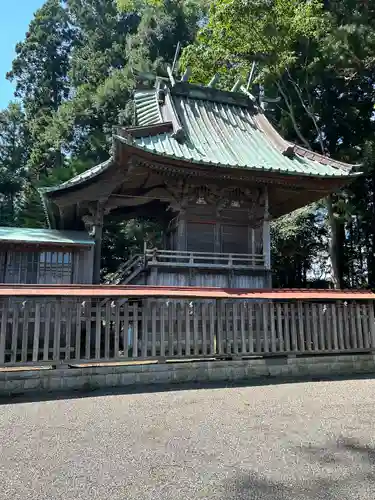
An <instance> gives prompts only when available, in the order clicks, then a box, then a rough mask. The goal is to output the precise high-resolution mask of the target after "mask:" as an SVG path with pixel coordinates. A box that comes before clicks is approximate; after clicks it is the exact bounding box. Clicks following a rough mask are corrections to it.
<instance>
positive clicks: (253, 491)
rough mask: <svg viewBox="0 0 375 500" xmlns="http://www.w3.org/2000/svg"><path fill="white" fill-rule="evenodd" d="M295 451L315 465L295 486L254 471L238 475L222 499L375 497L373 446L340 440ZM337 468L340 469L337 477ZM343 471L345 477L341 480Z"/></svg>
mask: <svg viewBox="0 0 375 500" xmlns="http://www.w3.org/2000/svg"><path fill="white" fill-rule="evenodd" d="M295 451H296V453H299V454H300V456H299V457H298V458H299V459H300V460H305V461H306V463H307V465H313V466H315V468H312V469H311V468H310V467H308V466H307V467H306V475H305V476H304V477H303V478H300V480H298V481H297V482H295V483H293V482H292V481H290V480H289V481H288V482H283V481H279V482H278V481H273V480H270V479H267V478H265V477H261V476H260V475H258V474H257V473H256V472H254V471H251V472H247V473H246V472H243V473H237V474H235V476H234V478H233V479H232V480H231V481H229V482H228V483H227V485H226V486H225V493H224V495H223V496H222V500H245V499H246V500H253V499H254V500H297V499H298V500H310V499H316V500H349V499H350V500H351V499H353V500H354V499H362V498H363V499H365V498H366V499H367V498H369V499H370V498H374V497H375V448H374V447H373V446H370V445H368V444H364V443H361V442H360V441H358V440H356V439H351V438H345V437H340V438H339V439H337V441H335V442H331V443H328V444H327V445H326V446H325V447H322V448H318V447H315V446H303V447H301V448H298V449H296V450H295ZM333 468H336V474H334V475H333V474H332V470H333ZM313 470H315V471H316V470H319V474H318V475H319V476H322V475H324V476H325V477H314V474H313V473H312V471H313ZM340 471H342V477H339V478H338V477H337V476H338V475H340ZM331 474H332V476H331ZM335 476H336V477H335ZM361 489H362V490H361ZM363 491H366V492H368V493H367V494H366V493H363Z"/></svg>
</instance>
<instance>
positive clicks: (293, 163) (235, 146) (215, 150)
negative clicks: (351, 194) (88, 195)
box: [133, 89, 352, 177]
mask: <svg viewBox="0 0 375 500" xmlns="http://www.w3.org/2000/svg"><path fill="white" fill-rule="evenodd" d="M172 97H173V103H174V107H175V110H176V113H177V116H178V119H179V120H180V123H181V125H182V128H183V131H184V134H185V138H184V139H183V140H177V139H174V138H173V137H172V134H171V133H168V132H167V133H162V134H156V135H148V136H144V137H136V138H134V139H133V141H134V142H133V144H134V145H136V146H137V147H139V148H141V149H143V150H146V151H149V152H152V153H154V154H158V155H161V156H167V157H171V158H178V159H181V160H185V161H189V162H193V163H202V164H208V165H217V166H225V167H233V168H236V167H237V168H247V169H251V170H262V171H268V172H271V171H272V172H279V173H284V174H292V175H293V174H294V175H308V176H314V177H315V176H318V177H320V176H324V177H348V176H350V174H351V169H352V167H351V166H350V165H346V164H342V163H339V162H335V161H334V160H330V159H328V158H326V157H323V156H321V155H316V154H313V153H311V152H307V151H306V150H303V149H302V148H298V150H297V151H296V152H295V153H294V154H292V155H290V156H289V155H284V154H283V153H282V151H281V150H280V148H279V147H277V144H276V142H277V141H279V142H284V146H285V149H286V148H287V147H290V148H292V149H293V145H291V144H289V143H287V142H286V141H283V139H282V138H281V137H280V136H278V134H277V132H276V131H275V130H274V129H273V128H272V126H271V125H270V124H269V122H268V121H267V119H266V118H265V117H264V115H263V113H262V112H261V111H259V110H257V109H256V107H255V106H253V105H252V104H251V102H250V101H249V106H248V107H245V106H244V105H243V102H241V104H240V105H235V104H229V103H228V102H225V101H224V102H217V101H216V102H215V101H213V100H205V99H204V98H202V97H200V98H195V99H194V98H191V97H190V96H188V95H173V89H172ZM243 97H244V96H242V100H243ZM163 114H166V115H167V113H166V112H163ZM144 119H145V117H144V115H143V120H144ZM149 123H152V119H151V115H150V121H149ZM156 123H160V122H159V121H157V122H154V124H156ZM264 124H265V126H266V128H267V130H262V128H261V127H262V125H264ZM270 131H271V133H268V132H270ZM275 137H276V139H275ZM298 151H299V152H300V153H301V154H299V153H298ZM308 156H310V157H311V158H309V157H308Z"/></svg>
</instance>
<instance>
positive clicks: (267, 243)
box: [263, 186, 271, 270]
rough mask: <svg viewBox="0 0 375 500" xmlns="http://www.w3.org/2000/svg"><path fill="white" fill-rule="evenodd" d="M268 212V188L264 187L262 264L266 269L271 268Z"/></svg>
mask: <svg viewBox="0 0 375 500" xmlns="http://www.w3.org/2000/svg"><path fill="white" fill-rule="evenodd" d="M269 219H270V214H269V204H268V188H267V186H265V187H264V221H263V254H264V264H265V268H266V269H267V270H270V269H271V232H270V221H269Z"/></svg>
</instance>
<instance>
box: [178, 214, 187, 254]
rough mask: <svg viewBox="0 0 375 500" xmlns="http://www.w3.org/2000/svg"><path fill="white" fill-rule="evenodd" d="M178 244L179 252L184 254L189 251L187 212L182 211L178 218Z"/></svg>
mask: <svg viewBox="0 0 375 500" xmlns="http://www.w3.org/2000/svg"><path fill="white" fill-rule="evenodd" d="M176 243H177V244H176V247H177V250H180V251H182V252H183V251H185V250H187V224H186V212H185V210H181V212H180V215H179V218H178V225H177V242H176Z"/></svg>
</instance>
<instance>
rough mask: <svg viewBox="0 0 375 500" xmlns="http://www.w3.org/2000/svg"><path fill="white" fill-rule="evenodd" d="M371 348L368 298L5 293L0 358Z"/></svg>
mask: <svg viewBox="0 0 375 500" xmlns="http://www.w3.org/2000/svg"><path fill="white" fill-rule="evenodd" d="M373 349H375V318H374V306H373V302H372V301H371V300H367V301H348V302H343V301H339V300H336V301H332V300H324V299H320V300H315V301H306V300H295V301H285V300H284V301H283V300H279V301H272V300H265V299H258V300H249V299H241V298H236V299H226V298H183V297H177V298H168V297H161V298H158V297H138V298H137V297H127V296H125V295H124V296H123V297H114V298H105V297H87V296H84V297H82V296H72V297H65V296H44V297H42V296H40V297H38V296H23V297H21V296H17V297H4V296H3V297H1V296H0V366H7V365H21V364H22V365H27V364H38V365H39V364H60V363H72V364H73V363H87V362H104V361H125V360H137V359H138V360H139V359H142V360H144V359H173V358H199V357H203V358H215V357H216V358H220V357H248V356H279V355H288V354H324V353H348V352H359V351H370V350H373Z"/></svg>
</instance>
